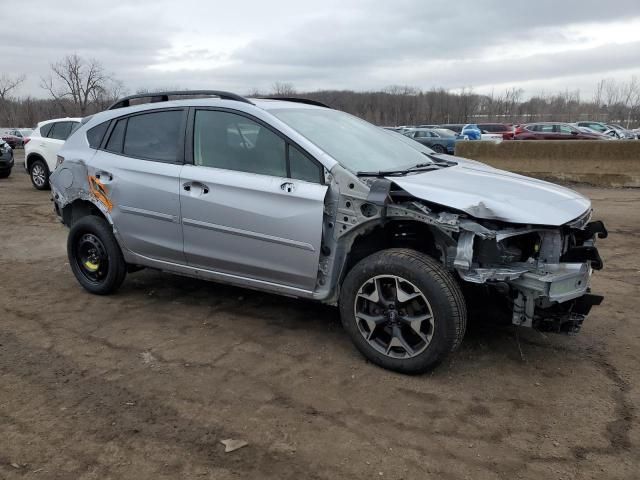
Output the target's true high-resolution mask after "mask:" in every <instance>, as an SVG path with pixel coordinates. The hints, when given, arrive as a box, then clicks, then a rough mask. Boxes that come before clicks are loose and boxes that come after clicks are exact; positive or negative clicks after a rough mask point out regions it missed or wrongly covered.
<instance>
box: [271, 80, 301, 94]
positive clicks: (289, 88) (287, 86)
mask: <svg viewBox="0 0 640 480" xmlns="http://www.w3.org/2000/svg"><path fill="white" fill-rule="evenodd" d="M271 94H272V95H277V96H279V97H286V96H289V95H295V94H296V89H295V87H294V86H293V84H292V83H285V82H276V83H274V84H273V86H272V87H271Z"/></svg>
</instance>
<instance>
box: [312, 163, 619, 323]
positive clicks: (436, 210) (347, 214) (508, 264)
mask: <svg viewBox="0 0 640 480" xmlns="http://www.w3.org/2000/svg"><path fill="white" fill-rule="evenodd" d="M456 160H458V159H456ZM463 162H464V161H463V160H460V161H459V165H458V166H455V167H450V168H442V169H440V170H436V171H430V172H428V173H424V174H416V175H407V176H403V177H386V178H364V183H365V184H366V188H365V189H364V190H363V191H358V189H357V187H356V188H354V184H353V183H348V182H349V181H348V179H347V178H341V175H340V174H339V172H334V173H335V174H336V176H335V177H336V181H337V184H338V185H339V186H342V185H348V188H346V189H345V188H340V191H339V192H338V193H337V194H336V195H335V202H332V203H333V205H334V207H333V208H331V209H329V210H330V211H328V212H327V213H328V220H327V224H328V225H329V227H331V226H332V222H333V220H334V219H336V226H335V227H336V228H329V229H327V231H329V232H332V235H330V236H329V235H327V237H326V238H325V239H324V241H323V243H324V245H325V249H326V251H327V252H331V253H330V255H327V256H326V257H325V256H324V255H322V256H321V265H320V266H321V269H320V276H319V278H320V285H321V286H326V285H334V284H336V279H335V278H330V277H331V273H332V270H333V269H332V265H331V262H332V261H334V257H337V258H338V260H336V262H337V263H340V255H341V254H343V255H346V252H347V251H349V250H351V251H353V250H357V247H361V248H363V249H364V250H365V251H364V253H362V254H361V255H360V256H359V257H361V256H362V255H365V254H367V253H370V252H371V251H373V250H374V249H375V248H387V247H398V246H399V247H406V248H413V249H417V250H421V251H423V252H425V253H427V254H429V255H431V256H433V257H434V258H437V259H439V260H440V262H441V263H442V264H443V265H444V266H445V267H446V268H447V269H449V270H450V271H453V272H456V273H457V274H458V276H459V278H460V279H461V280H462V281H463V282H462V284H463V286H464V287H465V291H467V290H468V291H469V296H470V297H471V296H473V297H478V298H479V299H480V305H478V306H479V307H482V310H486V311H489V310H490V311H492V312H495V313H496V314H498V312H499V313H500V317H503V316H504V317H508V318H509V319H510V321H511V322H512V323H513V324H515V325H518V326H526V327H532V328H536V329H540V330H545V331H555V332H564V333H576V332H578V331H579V329H580V327H581V325H582V322H583V321H584V319H585V318H586V316H587V315H588V313H589V311H590V309H591V307H592V306H593V305H599V304H600V303H601V301H602V299H603V297H601V296H598V295H594V294H592V293H591V291H590V279H591V275H592V273H593V270H599V269H601V268H602V267H603V262H602V259H601V258H600V255H599V254H598V250H597V248H596V246H595V242H596V238H606V236H607V230H606V228H605V226H604V224H603V223H602V222H600V221H591V215H592V209H591V203H590V202H589V201H588V200H587V199H585V198H584V197H582V196H580V195H579V194H578V193H576V192H573V191H570V190H568V189H564V188H563V187H560V186H556V185H551V184H548V183H546V182H541V181H538V180H535V179H528V178H526V177H521V176H518V175H515V174H510V173H509V172H502V171H497V170H494V169H490V168H489V167H477V166H475V165H470V164H468V162H467V163H463ZM477 177H480V178H479V180H482V182H483V184H484V185H488V186H487V187H486V189H485V188H483V189H479V188H477V186H476V185H473V183H472V182H473V181H475V180H476V178H477ZM470 192H471V193H470ZM330 196H331V194H330ZM543 222H544V223H543ZM546 222H548V223H546ZM420 227H422V228H420ZM376 229H380V230H384V231H385V232H386V235H380V236H378V237H376V241H375V242H374V243H375V244H374V245H371V246H370V248H368V249H367V248H366V247H367V242H366V241H360V242H359V238H366V237H367V235H373V233H372V232H375V230H376ZM351 255H353V253H352V254H351ZM359 257H357V258H359ZM479 292H483V293H481V294H480V295H478V293H479ZM465 293H466V292H465ZM485 294H489V296H485ZM327 298H328V299H329V301H330V300H332V299H333V298H335V296H334V297H331V296H327ZM474 300H475V298H474Z"/></svg>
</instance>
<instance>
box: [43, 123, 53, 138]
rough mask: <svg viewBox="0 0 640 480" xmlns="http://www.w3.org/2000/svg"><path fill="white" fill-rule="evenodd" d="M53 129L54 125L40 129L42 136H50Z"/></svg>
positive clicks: (47, 125)
mask: <svg viewBox="0 0 640 480" xmlns="http://www.w3.org/2000/svg"><path fill="white" fill-rule="evenodd" d="M51 127H53V123H47V124H46V125H43V126H41V127H40V136H41V137H47V136H49V132H50V131H51Z"/></svg>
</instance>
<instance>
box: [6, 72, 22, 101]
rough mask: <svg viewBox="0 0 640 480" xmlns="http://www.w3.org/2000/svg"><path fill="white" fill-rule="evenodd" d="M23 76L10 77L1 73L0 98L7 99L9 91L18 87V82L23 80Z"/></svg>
mask: <svg viewBox="0 0 640 480" xmlns="http://www.w3.org/2000/svg"><path fill="white" fill-rule="evenodd" d="M25 78H26V77H25V76H24V75H18V76H17V77H11V76H9V75H5V74H4V73H3V74H2V76H0V100H2V101H4V100H7V99H8V98H9V94H10V93H11V91H12V90H14V89H16V88H18V87H19V86H20V84H21V83H22V82H24V80H25Z"/></svg>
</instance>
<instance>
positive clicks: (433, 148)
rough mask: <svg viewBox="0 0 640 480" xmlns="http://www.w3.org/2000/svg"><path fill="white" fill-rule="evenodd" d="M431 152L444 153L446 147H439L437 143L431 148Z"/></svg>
mask: <svg viewBox="0 0 640 480" xmlns="http://www.w3.org/2000/svg"><path fill="white" fill-rule="evenodd" d="M431 150H433V151H434V152H436V153H444V147H443V146H442V145H438V144H437V143H436V144H435V145H432V146H431Z"/></svg>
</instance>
